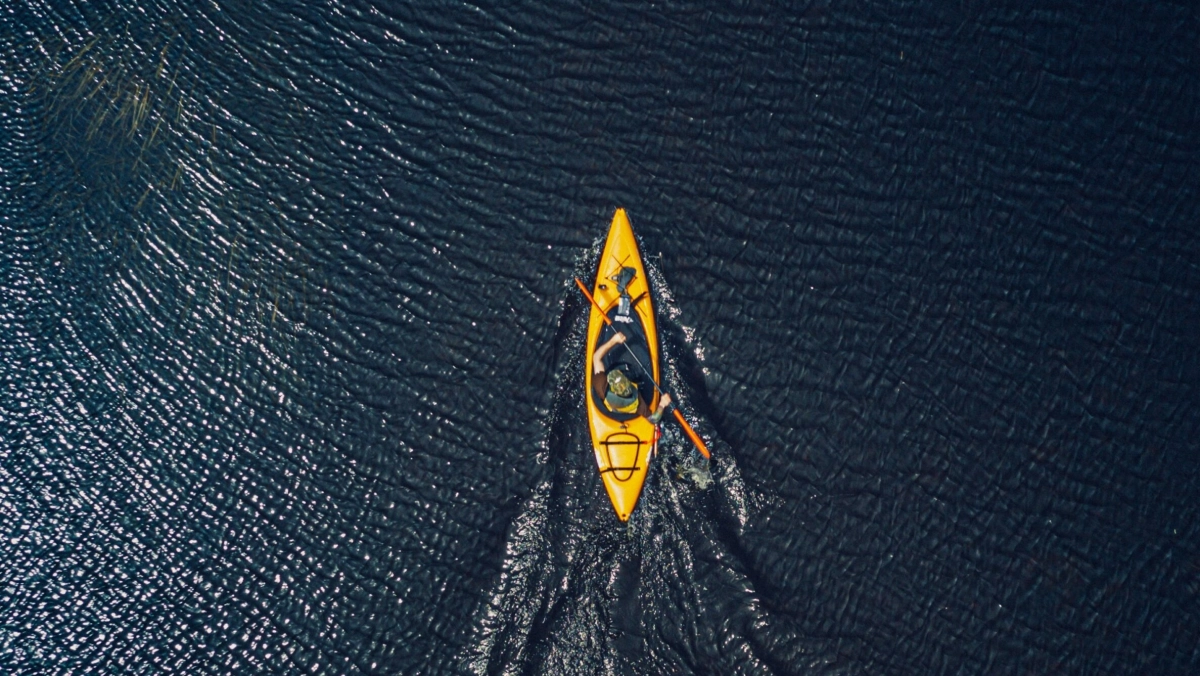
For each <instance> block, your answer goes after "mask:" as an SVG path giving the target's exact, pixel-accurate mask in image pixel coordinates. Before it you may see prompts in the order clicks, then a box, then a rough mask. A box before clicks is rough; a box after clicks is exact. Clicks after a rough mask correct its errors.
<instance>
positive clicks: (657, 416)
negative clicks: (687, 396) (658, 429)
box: [642, 392, 671, 425]
mask: <svg viewBox="0 0 1200 676" xmlns="http://www.w3.org/2000/svg"><path fill="white" fill-rule="evenodd" d="M670 405H671V395H669V394H667V393H666V392H663V395H662V396H661V397H659V399H658V409H657V410H656V411H654V413H651V414H650V415H646V414H645V413H644V412H643V413H642V415H646V420H649V421H650V422H652V423H654V424H655V425H657V424H658V421H660V420H662V417H663V412H664V411H666V410H667V407H668V406H670ZM642 409H643V411H644V410H645V409H646V404H645V403H643V404H642Z"/></svg>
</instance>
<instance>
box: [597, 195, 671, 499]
mask: <svg viewBox="0 0 1200 676" xmlns="http://www.w3.org/2000/svg"><path fill="white" fill-rule="evenodd" d="M622 268H632V269H633V270H634V276H633V279H632V280H630V281H629V282H628V284H627V285H626V292H627V293H628V294H629V296H630V297H631V299H633V302H632V303H631V307H630V314H629V316H627V317H619V318H618V317H617V316H616V313H617V308H618V306H619V303H620V292H619V291H618V287H617V283H616V278H617V275H618V273H620V271H621V269H622ZM592 296H593V298H594V299H595V301H596V304H598V305H599V306H600V307H602V308H604V312H605V314H606V315H609V316H610V317H612V318H613V319H614V320H627V321H625V322H624V323H618V322H616V321H614V327H619V330H621V331H622V332H623V333H626V335H627V336H629V338H628V339H627V344H629V345H630V346H631V347H634V348H635V352H636V353H640V356H639V357H638V361H640V362H641V363H642V365H644V366H645V367H646V368H647V369H648V370H649V371H650V373H649V374H639V375H641V376H642V379H643V382H642V383H639V390H641V393H642V399H643V401H645V402H646V403H647V405H648V407H649V408H650V409H651V410H653V408H654V407H655V406H657V405H658V393H657V392H656V391H655V390H654V385H652V384H649V381H648V380H645V379H646V378H647V377H648V378H650V379H653V383H654V384H657V383H658V379H659V350H658V327H657V325H656V324H655V320H654V305H653V301H652V299H651V297H650V286H649V284H648V282H647V278H646V269H645V266H644V265H643V263H642V257H641V254H640V253H639V251H638V246H637V240H636V239H634V236H633V228H632V227H631V226H630V224H629V217H628V216H626V214H625V210H624V209H617V211H616V213H615V214H614V215H613V220H612V225H610V226H609V229H608V238H607V239H606V241H605V243H604V250H603V251H602V252H601V254H600V262H599V264H598V266H597V274H596V281H595V283H594V285H593V289H592ZM613 331H614V328H610V327H609V326H608V325H607V323H606V322H605V321H604V319H603V318H602V317H601V314H600V310H598V309H597V308H596V306H595V305H592V307H591V313H590V315H589V318H588V330H587V352H586V355H587V359H585V360H584V361H585V363H584V369H585V376H584V386H585V387H586V390H585V392H586V396H585V399H586V400H587V412H588V427H589V429H590V431H591V437H592V448H593V449H594V450H595V454H596V466H597V468H598V469H599V470H600V478H601V480H602V481H603V483H604V488H605V491H606V492H607V493H608V497H609V499H610V500H611V501H612V505H613V509H614V510H615V511H616V513H617V518H618V519H620V520H621V521H622V522H624V521H628V520H629V516H630V515H631V514H632V513H633V510H634V508H635V507H636V506H637V502H638V498H639V497H640V496H641V493H642V485H643V484H644V483H645V481H646V473H647V472H648V471H649V469H650V461H651V459H652V458H653V457H654V452H655V449H656V443H657V436H658V435H657V431H658V430H657V426H656V425H654V424H653V423H651V422H650V421H649V420H647V419H646V418H644V417H642V416H638V415H620V414H614V413H611V412H609V410H608V409H607V407H605V406H604V404H603V402H601V401H600V400H599V399H598V398H597V397H596V396H595V395H594V393H593V389H592V387H593V385H592V380H593V374H592V355H593V354H595V351H596V347H597V346H598V345H600V344H602V343H603V342H604V341H605V340H607V339H608V337H609V336H611V335H612V332H613ZM639 338H640V339H641V340H637V339H639ZM639 343H640V344H639ZM609 356H610V359H613V360H621V359H623V358H628V351H627V350H626V348H625V347H623V346H620V345H618V346H617V347H615V348H613V350H612V351H611V352H610V353H609ZM647 357H648V358H649V359H648V361H647ZM606 361H609V360H608V359H606ZM639 370H640V369H639ZM602 377H603V376H602Z"/></svg>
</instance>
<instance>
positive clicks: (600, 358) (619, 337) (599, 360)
mask: <svg viewBox="0 0 1200 676" xmlns="http://www.w3.org/2000/svg"><path fill="white" fill-rule="evenodd" d="M624 342H625V334H623V333H621V332H620V331H617V332H616V333H614V334H613V337H612V338H609V339H608V342H606V343H604V344H603V345H601V346H600V347H599V348H597V349H596V354H594V355H592V373H594V374H596V375H600V374H601V373H604V355H606V354H608V353H609V351H610V350H612V349H613V348H614V347H616V346H617V345H619V344H621V343H624Z"/></svg>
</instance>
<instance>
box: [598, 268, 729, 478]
mask: <svg viewBox="0 0 1200 676" xmlns="http://www.w3.org/2000/svg"><path fill="white" fill-rule="evenodd" d="M575 285H576V286H578V287H579V290H580V291H582V292H583V295H584V297H586V298H587V299H588V302H589V303H591V304H592V307H594V308H596V309H597V310H599V311H600V318H601V319H603V320H604V323H605V324H608V325H609V326H612V320H611V319H609V318H608V315H606V314H604V308H602V307H600V304H599V303H597V302H596V299H595V298H592V294H591V292H589V291H588V290H587V287H586V286H584V285H583V282H581V281H579V278H578V277H576V278H575ZM621 344H622V345H625V343H621ZM625 349H626V350H628V351H629V356H630V357H633V361H634V362H635V363H636V364H637V365H638V368H640V369H642V373H644V374H646V377H647V378H649V379H650V384H651V385H654V390H655V391H656V392H658V396H660V397H661V396H662V395H663V391H662V390H661V389H660V388H659V387H658V383H656V382H654V374H653V373H650V371H649V370H647V369H646V367H645V366H643V365H642V362H641V360H640V359H638V358H637V355H636V354H635V353H634V352H633V350H632V349H631V348H630V347H629V346H628V345H625ZM671 412H672V413H674V414H675V419H676V420H678V421H679V426H680V427H682V428H683V431H684V432H685V433H686V434H687V435H688V437H689V438H690V439H691V440H692V443H693V444H696V448H697V449H698V450H699V451H700V454H701V455H703V456H704V457H705V458H706V459H708V458H711V457H712V456H711V455H710V454H709V452H708V446H705V445H704V441H703V440H701V439H700V435H699V434H696V431H695V430H693V429H692V426H691V425H689V424H688V422H687V421H686V420H684V419H683V414H682V413H680V412H679V407H678V406H672V407H671Z"/></svg>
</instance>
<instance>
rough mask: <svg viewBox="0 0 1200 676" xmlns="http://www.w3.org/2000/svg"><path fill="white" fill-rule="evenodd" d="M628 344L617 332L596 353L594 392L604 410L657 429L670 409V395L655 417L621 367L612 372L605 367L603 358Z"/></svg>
mask: <svg viewBox="0 0 1200 676" xmlns="http://www.w3.org/2000/svg"><path fill="white" fill-rule="evenodd" d="M624 342H625V334H623V333H621V332H620V331H617V332H616V333H614V334H613V337H612V338H609V339H608V341H607V342H605V343H604V344H603V345H601V346H600V347H599V348H597V349H596V354H594V355H592V389H593V390H594V391H595V393H596V398H597V399H599V400H600V401H603V402H604V406H605V407H606V408H608V410H609V411H612V412H613V413H627V414H628V413H637V414H638V415H640V416H642V417H644V418H646V419H647V420H649V421H650V422H651V423H653V424H655V425H657V424H658V421H659V420H662V416H663V412H664V411H666V410H667V407H668V406H670V405H671V395H669V394H667V393H666V392H663V395H662V397H660V398H659V400H658V409H657V410H655V411H654V412H653V413H651V412H650V407H649V406H647V405H646V402H645V401H643V400H642V398H641V397H640V396H639V395H638V388H637V386H636V385H635V384H634V383H633V381H632V380H630V379H629V376H628V375H626V373H625V371H623V370H622V369H621V368H620V367H619V366H618V367H615V368H613V369H611V370H609V369H606V368H605V366H604V357H605V356H606V355H607V354H608V353H609V352H610V351H612V349H613V348H614V347H616V346H617V345H620V344H621V343H624Z"/></svg>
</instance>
